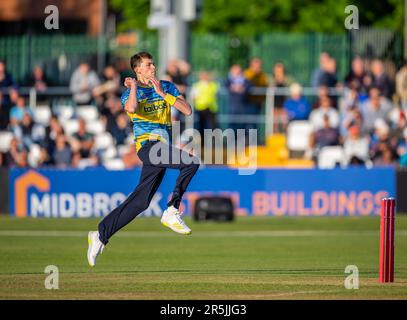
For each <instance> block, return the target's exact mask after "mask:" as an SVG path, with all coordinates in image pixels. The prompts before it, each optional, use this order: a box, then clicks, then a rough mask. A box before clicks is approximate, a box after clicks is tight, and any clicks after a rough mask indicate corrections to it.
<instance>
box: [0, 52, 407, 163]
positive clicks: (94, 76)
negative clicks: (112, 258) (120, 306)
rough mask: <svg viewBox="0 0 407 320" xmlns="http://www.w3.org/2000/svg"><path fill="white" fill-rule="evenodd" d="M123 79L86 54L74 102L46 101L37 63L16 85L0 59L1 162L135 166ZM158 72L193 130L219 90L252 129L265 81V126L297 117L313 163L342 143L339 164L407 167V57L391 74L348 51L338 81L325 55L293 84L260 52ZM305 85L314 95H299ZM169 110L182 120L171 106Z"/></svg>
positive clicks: (214, 112)
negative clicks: (219, 64)
mask: <svg viewBox="0 0 407 320" xmlns="http://www.w3.org/2000/svg"><path fill="white" fill-rule="evenodd" d="M123 78H124V76H123V74H122V73H121V70H118V68H117V67H115V66H113V65H108V66H106V67H105V68H104V70H103V73H102V74H100V75H99V74H98V73H97V72H96V71H94V70H93V69H92V68H91V65H90V63H89V62H86V61H84V62H82V63H80V64H79V66H78V67H77V68H76V69H75V70H74V72H73V74H72V76H71V80H70V84H69V90H70V92H71V93H72V101H73V105H72V106H60V108H59V107H57V108H51V107H50V105H49V99H50V96H48V95H46V94H45V93H46V91H47V89H48V88H49V87H52V86H53V84H52V82H51V81H50V80H49V79H47V77H46V75H45V72H44V70H43V69H42V68H41V67H40V66H36V67H35V68H34V69H33V70H32V73H31V74H29V75H28V76H27V77H26V79H25V80H24V81H22V82H21V83H16V82H15V81H14V80H13V76H12V75H11V74H10V73H9V72H8V71H7V66H6V62H5V61H2V60H0V165H1V166H7V167H10V166H16V167H28V166H35V167H41V166H55V167H60V168H61V167H66V168H69V167H80V168H81V167H87V166H99V165H106V164H113V163H117V168H127V167H133V166H136V165H138V164H139V159H138V158H137V154H136V153H135V148H134V147H132V144H133V138H132V127H131V125H130V123H129V119H128V117H127V116H126V114H125V113H124V111H123V108H122V106H121V103H120V95H121V92H122V90H123ZM162 79H166V80H170V81H172V82H174V83H175V84H176V86H177V87H178V89H179V91H180V92H181V93H182V94H183V95H184V96H186V97H187V99H188V100H189V101H191V102H192V106H193V108H194V111H195V112H194V114H195V117H196V123H195V126H196V129H198V130H199V131H200V132H201V134H203V131H204V129H214V128H216V127H218V126H219V109H220V108H219V104H220V101H219V100H220V95H221V93H222V92H223V93H224V94H226V96H227V114H228V116H229V127H230V128H232V129H235V130H236V129H240V128H241V129H246V130H247V129H250V128H257V129H259V128H260V123H261V121H258V119H260V117H259V115H264V114H265V113H266V112H265V108H266V105H265V102H266V90H267V88H273V89H274V92H275V95H274V101H273V106H274V108H273V119H274V121H273V131H274V132H277V133H283V134H288V132H289V131H288V129H289V126H290V124H292V123H295V122H297V121H303V122H304V121H305V122H306V123H308V124H309V126H310V128H311V133H310V135H309V145H308V148H307V149H306V150H305V153H304V154H303V156H304V157H308V158H310V159H313V160H314V161H315V162H318V159H319V153H320V151H321V150H322V149H323V148H324V147H327V146H341V147H342V149H343V152H344V162H345V164H346V165H350V164H352V165H395V166H400V167H406V166H407V117H406V116H407V113H406V112H407V62H406V63H404V65H403V66H401V68H399V70H395V72H393V73H391V72H388V70H387V69H386V66H385V63H384V61H381V60H379V59H374V60H366V59H362V58H361V57H355V58H354V59H353V61H352V63H351V67H350V70H349V73H348V74H347V75H346V77H345V78H344V79H339V77H338V75H337V67H336V60H335V59H334V58H333V57H332V56H331V55H329V54H328V53H326V52H323V53H321V54H320V60H319V67H318V68H317V69H316V70H315V71H314V72H312V74H311V76H310V80H309V83H307V84H303V85H301V84H300V83H299V82H297V81H296V80H295V72H294V71H293V72H291V73H290V74H289V73H288V72H287V70H286V66H285V65H284V64H283V63H276V64H275V65H274V66H272V68H271V70H270V72H269V73H268V72H267V71H266V70H265V69H264V66H263V61H262V60H261V59H259V58H252V59H251V60H250V61H249V63H248V66H247V67H246V68H245V67H244V66H241V65H238V64H234V65H232V66H231V67H230V69H229V72H228V74H227V77H226V79H219V78H216V77H215V74H214V73H213V72H211V71H206V70H203V71H199V72H197V73H196V75H195V74H192V73H191V66H190V65H189V64H188V63H187V62H185V61H182V60H175V59H174V60H170V61H168V63H167V66H166V69H165V75H164V77H162ZM304 86H306V87H313V88H315V89H316V93H314V94H313V95H308V94H305V93H304ZM20 87H35V88H36V90H37V106H36V107H34V108H30V107H29V106H28V105H29V103H28V99H27V97H24V96H22V95H21V94H20V92H19V88H20ZM338 92H340V94H337V93H338ZM172 117H173V120H180V121H181V123H183V122H184V119H183V116H182V115H181V114H179V113H178V112H177V110H176V109H174V108H173V112H172ZM73 121H74V122H73ZM73 123H74V124H73ZM113 160H115V161H116V160H117V161H116V162H115V161H113Z"/></svg>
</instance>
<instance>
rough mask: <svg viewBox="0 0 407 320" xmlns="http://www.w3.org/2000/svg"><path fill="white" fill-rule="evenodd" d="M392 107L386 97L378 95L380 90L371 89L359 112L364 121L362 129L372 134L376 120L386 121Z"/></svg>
mask: <svg viewBox="0 0 407 320" xmlns="http://www.w3.org/2000/svg"><path fill="white" fill-rule="evenodd" d="M392 107H393V105H392V103H391V101H389V100H388V99H387V98H386V97H384V96H381V95H380V90H379V89H378V88H376V87H372V88H371V89H370V90H369V99H368V100H367V101H366V102H365V103H363V104H362V106H361V111H362V115H363V119H364V129H365V130H366V131H367V132H369V133H373V131H374V124H375V121H376V120H377V119H384V120H386V121H387V120H388V115H389V112H390V110H391V109H392Z"/></svg>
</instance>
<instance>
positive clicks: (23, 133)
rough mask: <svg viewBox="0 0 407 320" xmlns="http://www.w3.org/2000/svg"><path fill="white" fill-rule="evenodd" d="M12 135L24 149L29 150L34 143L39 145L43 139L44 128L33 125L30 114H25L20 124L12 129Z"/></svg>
mask: <svg viewBox="0 0 407 320" xmlns="http://www.w3.org/2000/svg"><path fill="white" fill-rule="evenodd" d="M12 130H13V133H14V135H15V136H16V138H17V139H18V140H20V141H21V142H22V143H23V145H24V147H26V148H27V149H30V148H31V146H32V145H33V144H34V143H38V144H40V143H41V142H42V140H43V139H44V138H45V137H44V136H45V130H44V128H43V127H42V126H41V125H40V124H38V123H34V121H33V118H32V117H31V115H30V113H28V112H25V113H24V115H23V119H22V120H21V122H20V123H19V124H18V125H16V126H14V127H13V129H12Z"/></svg>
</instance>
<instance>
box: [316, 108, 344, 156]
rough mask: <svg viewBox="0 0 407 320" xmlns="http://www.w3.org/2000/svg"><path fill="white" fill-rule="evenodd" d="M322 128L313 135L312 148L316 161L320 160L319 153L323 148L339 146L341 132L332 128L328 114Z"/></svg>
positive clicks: (323, 118) (324, 116)
mask: <svg viewBox="0 0 407 320" xmlns="http://www.w3.org/2000/svg"><path fill="white" fill-rule="evenodd" d="M322 121H323V122H322V127H320V128H318V129H317V130H316V131H314V132H313V134H312V135H311V143H310V144H311V148H313V156H314V159H317V158H318V153H319V151H320V150H321V149H322V148H323V147H327V146H337V145H339V143H340V141H339V130H338V128H336V127H335V128H334V127H332V125H331V123H332V121H331V120H330V116H329V114H328V113H326V114H324V115H323V116H322Z"/></svg>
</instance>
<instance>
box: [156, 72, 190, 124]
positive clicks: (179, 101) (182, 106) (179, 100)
mask: <svg viewBox="0 0 407 320" xmlns="http://www.w3.org/2000/svg"><path fill="white" fill-rule="evenodd" d="M150 81H151V83H152V84H153V86H154V90H155V91H156V92H157V93H158V94H159V95H160V96H161V97H163V98H164V100H165V101H167V102H168V103H169V104H170V105H172V106H174V107H175V108H177V109H178V110H179V111H180V112H182V113H183V114H184V115H186V116H189V115H191V113H192V108H191V106H190V105H189V103H188V102H187V101H186V100H185V98H184V97H183V96H181V95H179V96H177V97H174V96H173V95H171V94H169V93H165V92H164V91H163V89H162V87H161V83H160V81H159V80H157V79H156V78H155V77H152V78H151V79H150Z"/></svg>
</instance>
